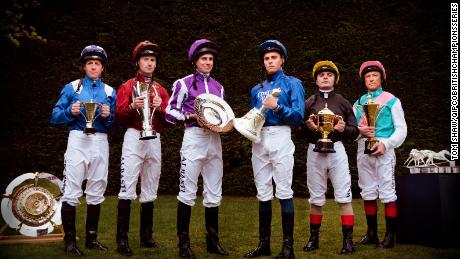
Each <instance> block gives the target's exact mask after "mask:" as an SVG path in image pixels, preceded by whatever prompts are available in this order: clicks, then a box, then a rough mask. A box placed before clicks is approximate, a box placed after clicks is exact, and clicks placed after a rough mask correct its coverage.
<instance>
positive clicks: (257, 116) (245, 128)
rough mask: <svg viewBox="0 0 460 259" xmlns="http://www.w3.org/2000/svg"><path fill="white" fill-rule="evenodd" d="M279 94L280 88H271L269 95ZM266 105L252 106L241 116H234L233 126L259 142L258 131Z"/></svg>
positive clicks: (263, 121)
mask: <svg viewBox="0 0 460 259" xmlns="http://www.w3.org/2000/svg"><path fill="white" fill-rule="evenodd" d="M280 94H281V89H279V88H276V89H273V91H272V93H271V95H272V96H274V97H278V96H280ZM266 109H267V107H265V106H263V105H262V107H261V108H260V109H258V108H252V109H251V110H250V111H249V112H248V113H246V114H245V115H244V116H243V117H241V118H236V119H234V120H233V127H235V129H236V130H237V131H238V132H239V133H241V135H243V136H245V137H246V138H248V139H249V140H251V141H253V142H255V143H258V142H260V131H261V130H262V127H263V126H264V123H265V116H264V112H265V110H266Z"/></svg>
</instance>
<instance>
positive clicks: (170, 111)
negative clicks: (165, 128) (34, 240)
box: [165, 80, 188, 124]
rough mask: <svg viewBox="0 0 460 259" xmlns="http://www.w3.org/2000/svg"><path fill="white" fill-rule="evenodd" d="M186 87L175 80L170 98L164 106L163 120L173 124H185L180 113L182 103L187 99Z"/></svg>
mask: <svg viewBox="0 0 460 259" xmlns="http://www.w3.org/2000/svg"><path fill="white" fill-rule="evenodd" d="M187 94H188V91H187V87H186V86H185V84H183V83H181V80H177V81H176V82H174V84H173V88H172V94H171V98H170V99H169V102H168V105H167V106H166V110H165V111H166V114H165V120H166V121H167V122H169V123H173V124H181V123H184V122H185V115H184V113H183V111H182V102H183V101H184V100H185V99H186V98H187Z"/></svg>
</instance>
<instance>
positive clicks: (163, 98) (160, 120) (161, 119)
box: [154, 86, 169, 127]
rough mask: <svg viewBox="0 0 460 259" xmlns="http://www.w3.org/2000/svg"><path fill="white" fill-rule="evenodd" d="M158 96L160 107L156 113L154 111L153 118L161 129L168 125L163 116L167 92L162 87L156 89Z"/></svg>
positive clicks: (167, 101)
mask: <svg viewBox="0 0 460 259" xmlns="http://www.w3.org/2000/svg"><path fill="white" fill-rule="evenodd" d="M158 94H159V95H160V97H161V105H160V108H159V109H157V111H155V115H154V116H155V119H156V120H157V121H158V123H159V124H160V125H161V126H162V127H167V126H168V123H167V122H166V120H165V115H166V108H167V106H168V103H169V94H168V91H166V89H165V88H164V87H162V86H159V87H158Z"/></svg>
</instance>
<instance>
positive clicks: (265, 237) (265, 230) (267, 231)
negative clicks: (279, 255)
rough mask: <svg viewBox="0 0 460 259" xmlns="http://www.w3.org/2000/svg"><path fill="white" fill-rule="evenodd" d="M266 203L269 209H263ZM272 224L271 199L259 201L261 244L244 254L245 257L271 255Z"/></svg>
mask: <svg viewBox="0 0 460 259" xmlns="http://www.w3.org/2000/svg"><path fill="white" fill-rule="evenodd" d="M263 203H266V204H265V206H268V207H269V209H266V210H262V209H261V207H262V206H263V205H262V204H263ZM271 224H272V209H271V201H266V202H259V244H258V245H257V247H256V248H254V249H253V250H252V251H250V252H248V253H246V254H245V255H244V257H245V258H254V257H259V256H269V255H271V250H270V236H271Z"/></svg>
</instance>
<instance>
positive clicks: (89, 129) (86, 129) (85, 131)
mask: <svg viewBox="0 0 460 259" xmlns="http://www.w3.org/2000/svg"><path fill="white" fill-rule="evenodd" d="M83 133H85V134H86V135H89V134H94V133H96V129H95V128H85V129H84V130H83Z"/></svg>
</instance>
